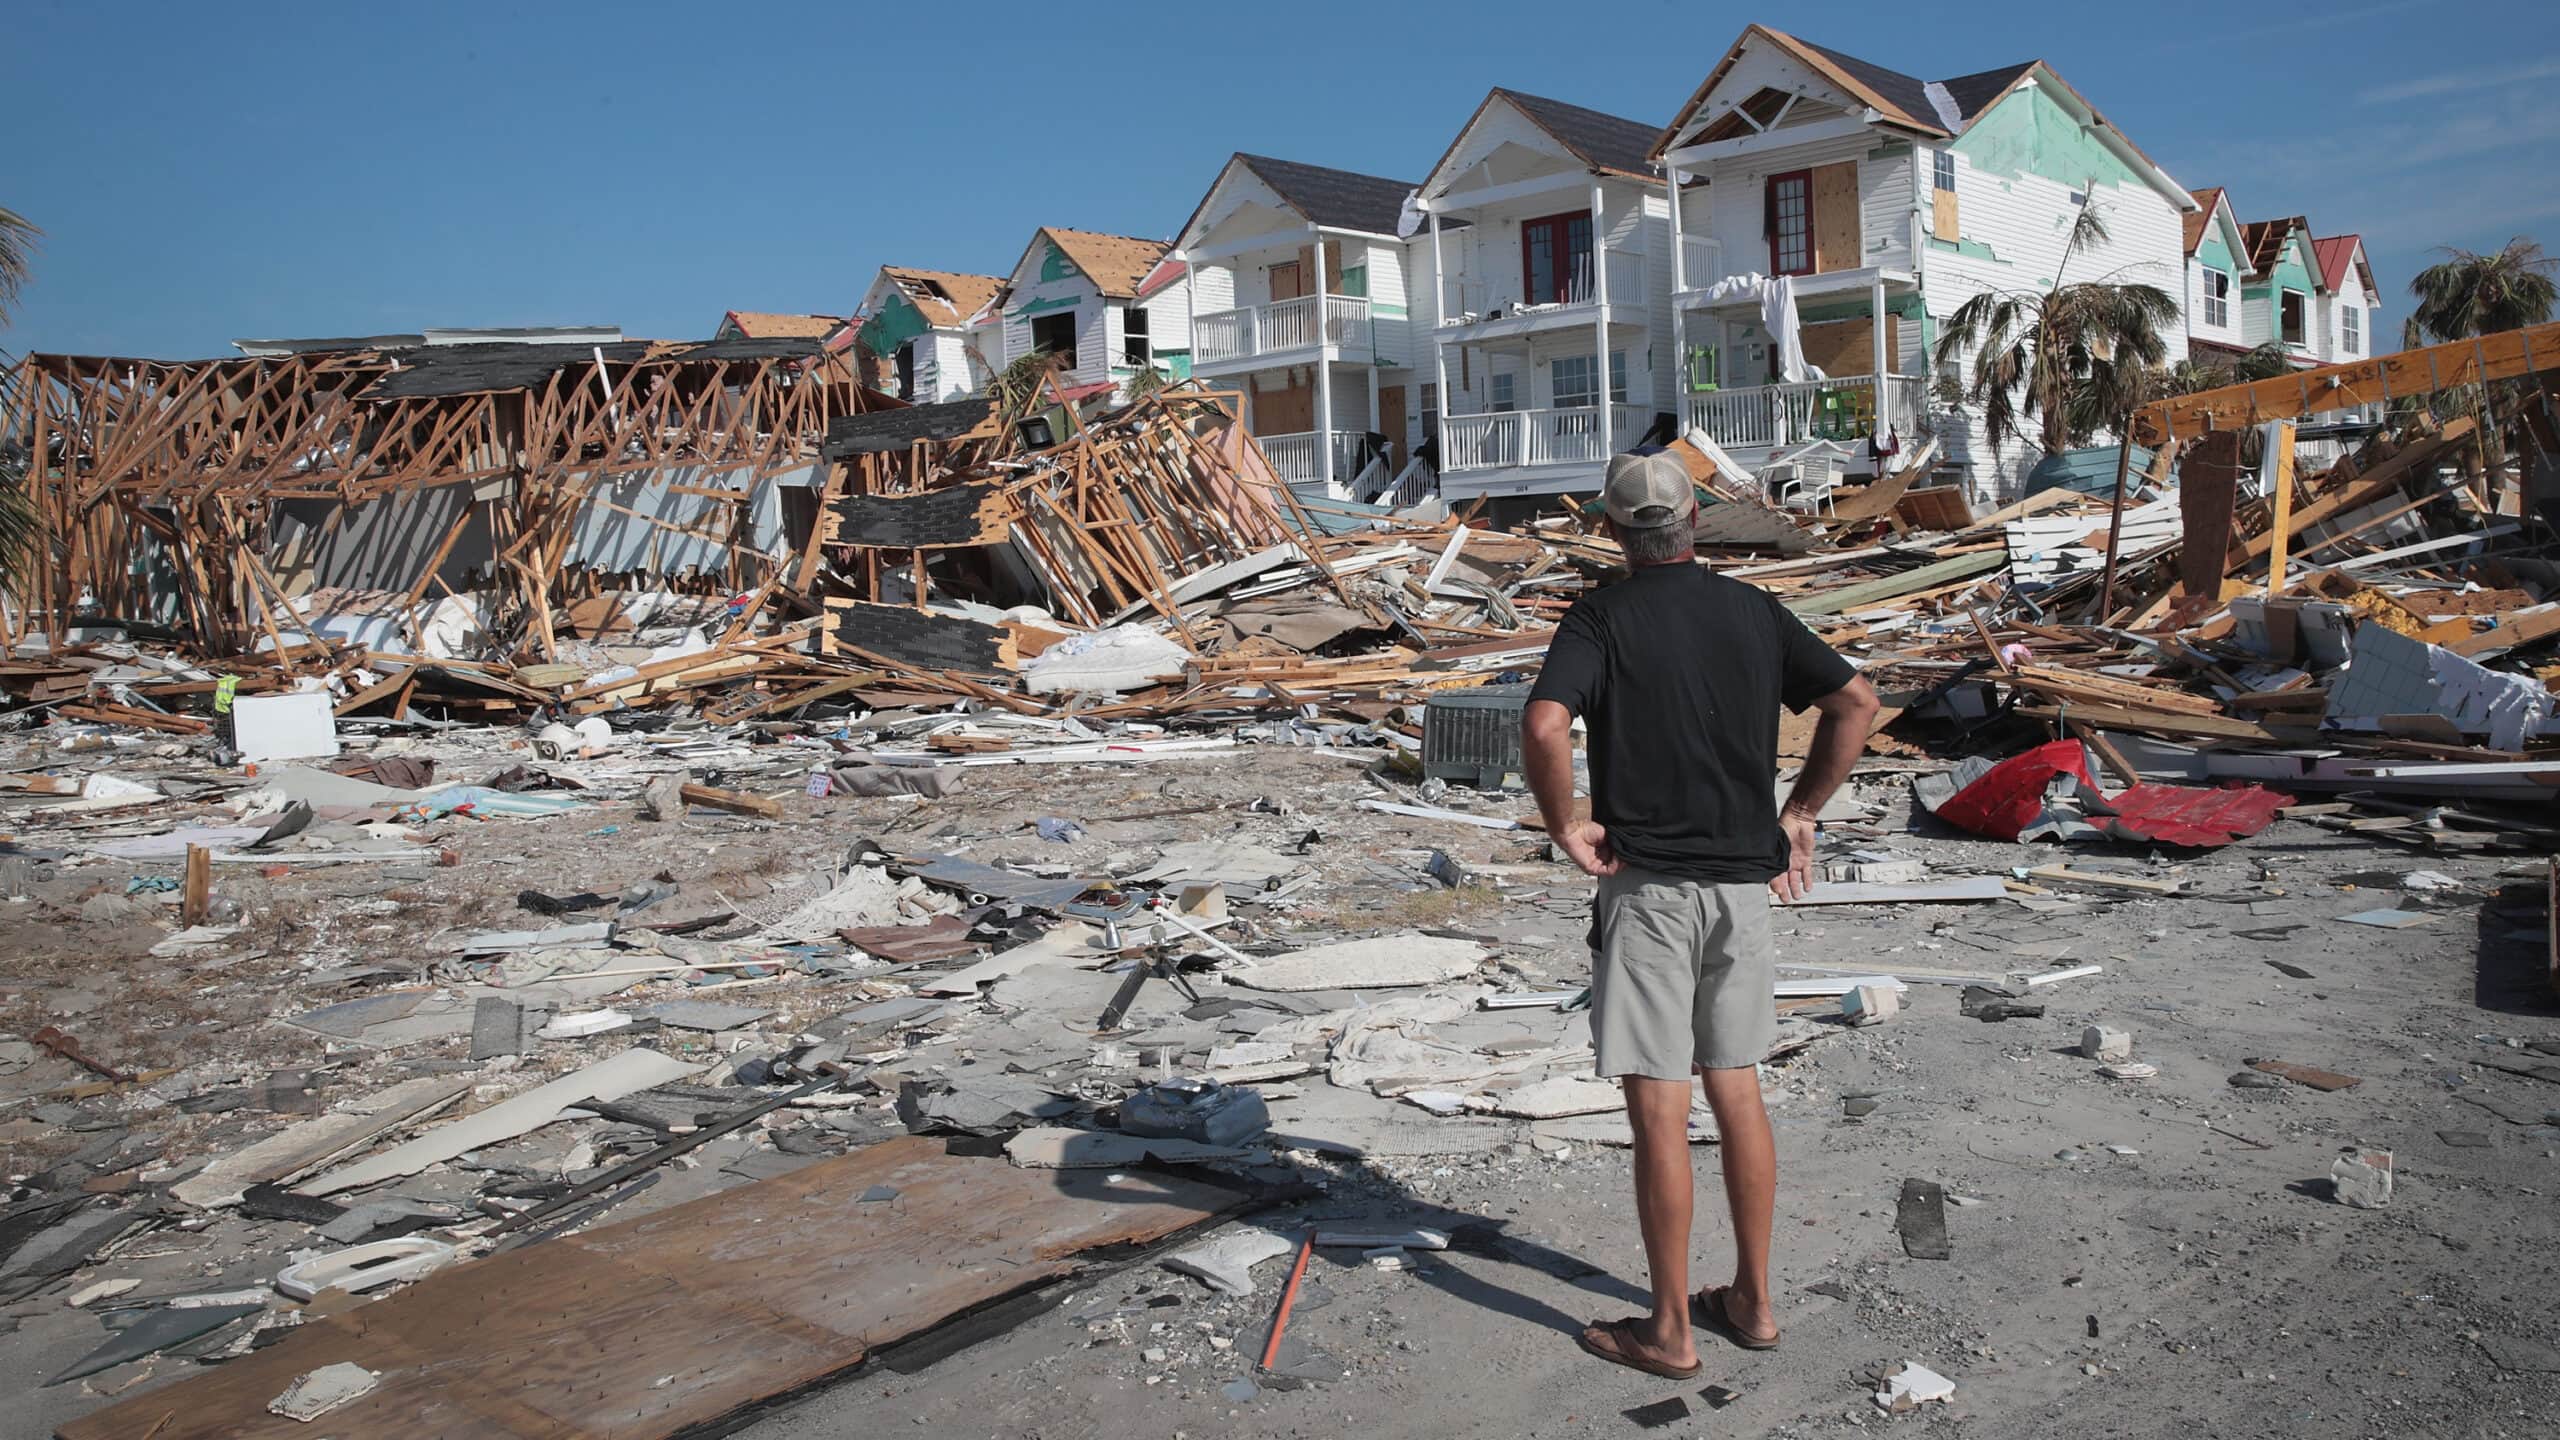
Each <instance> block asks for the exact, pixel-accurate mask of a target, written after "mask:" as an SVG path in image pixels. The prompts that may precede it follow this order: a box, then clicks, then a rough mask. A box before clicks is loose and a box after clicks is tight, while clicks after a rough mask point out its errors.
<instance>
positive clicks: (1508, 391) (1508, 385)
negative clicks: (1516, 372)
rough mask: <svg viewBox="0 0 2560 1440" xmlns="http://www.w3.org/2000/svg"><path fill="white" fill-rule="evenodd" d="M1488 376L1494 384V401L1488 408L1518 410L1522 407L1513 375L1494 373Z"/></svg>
mask: <svg viewBox="0 0 2560 1440" xmlns="http://www.w3.org/2000/svg"><path fill="white" fill-rule="evenodd" d="M1487 378H1488V379H1489V380H1490V381H1491V383H1492V385H1493V403H1492V404H1490V405H1488V406H1486V407H1485V408H1486V409H1488V410H1517V409H1519V408H1520V403H1519V393H1518V391H1516V390H1515V389H1513V387H1512V379H1513V377H1511V376H1509V375H1494V376H1489V377H1487Z"/></svg>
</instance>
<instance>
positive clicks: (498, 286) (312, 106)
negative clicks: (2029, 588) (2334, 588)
mask: <svg viewBox="0 0 2560 1440" xmlns="http://www.w3.org/2000/svg"><path fill="white" fill-rule="evenodd" d="M1754 19H1760V20H1765V21H1766V22H1767V23H1770V24H1773V25H1775V26H1777V27H1778V28H1780V29H1787V30H1791V31H1793V32H1795V33H1798V34H1801V35H1803V36H1805V37H1806V38H1807V39H1811V40H1815V41H1818V42H1820V43H1823V44H1827V45H1830V46H1832V47H1834V48H1836V49H1841V50H1845V51H1848V52H1849V53H1851V54H1855V55H1860V56H1864V57H1866V58H1868V59H1871V60H1873V61H1876V62H1878V63H1880V64H1886V65H1891V66H1893V67H1895V68H1897V69H1901V70H1905V71H1908V72H1910V73H1913V74H1916V75H1919V76H1922V77H1924V78H1941V77H1944V76H1948V75H1956V74H1963V73H1967V72H1970V71H1975V70H1982V69H1988V68H1990V67H1992V66H1994V65H1999V64H2004V63H2008V62H2012V61H2017V60H2025V59H2030V58H2042V59H2045V60H2048V61H2050V62H2052V63H2053V65H2054V66H2055V67H2056V68H2057V69H2059V70H2060V71H2061V72H2062V74H2063V75H2064V77H2065V78H2067V79H2069V80H2070V81H2071V82H2072V83H2073V84H2074V85H2075V86H2077V87H2078V88H2079V89H2080V90H2081V91H2082V93H2084V94H2086V95H2088V96H2089V97H2090V98H2091V99H2092V100H2093V101H2094V102H2095V103H2096V104H2097V105H2098V106H2099V108H2100V109H2101V110H2102V111H2104V112H2106V113H2107V114H2108V115H2109V116H2110V117H2111V118H2112V119H2114V120H2115V121H2116V123H2118V124H2119V125H2121V126H2123V127H2124V129H2125V130H2126V131H2127V132H2128V133H2129V134H2130V135H2131V136H2132V137H2133V139H2134V141H2135V143H2137V144H2139V145H2141V146H2142V147H2143V148H2144V149H2146V150H2147V151H2149V152H2150V153H2151V155H2152V156H2153V157H2154V158H2156V159H2158V160H2159V161H2160V162H2161V163H2162V164H2163V165H2164V166H2166V167H2167V169H2168V171H2169V173H2170V174H2172V175H2174V176H2175V177H2177V178H2178V180H2179V181H2180V182H2181V183H2183V184H2186V185H2189V186H2195V187H2202V186H2205V185H2227V186H2229V187H2231V189H2232V191H2233V194H2234V196H2235V198H2236V201H2237V203H2238V205H2239V208H2240V214H2241V218H2243V219H2255V218H2262V217H2267V216H2276V215H2289V214H2295V213H2303V214H2308V215H2309V216H2310V217H2311V221H2312V225H2313V228H2314V229H2315V231H2317V232H2318V233H2321V234H2330V233H2336V232H2341V231H2361V232H2362V233H2363V234H2364V235H2365V236H2366V238H2367V244H2368V247H2369V249H2370V250H2371V252H2372V255H2373V259H2374V262H2375V266H2376V271H2377V278H2378V280H2379V281H2380V283H2381V285H2382V287H2383V290H2384V292H2385V304H2386V306H2387V311H2386V316H2385V324H2384V325H2378V326H2376V327H2375V330H2376V333H2377V334H2380V335H2384V336H2392V335H2396V333H2397V326H2398V317H2399V315H2400V313H2402V312H2403V310H2404V308H2405V307H2404V306H2403V304H2402V303H2401V299H2400V297H2401V296H2403V295H2405V293H2406V287H2407V285H2408V280H2409V276H2410V275H2411V274H2412V273H2413V272H2414V271H2415V270H2416V269H2417V268H2418V267H2419V266H2421V265H2423V264H2425V263H2427V260H2428V256H2429V252H2430V250H2431V249H2432V248H2433V247H2435V246H2439V245H2445V244H2456V245H2463V246H2468V247H2471V248H2475V249H2477V248H2493V247H2495V246H2496V245H2498V244H2500V243H2503V242H2504V241H2505V240H2506V238H2507V237H2508V236H2510V235H2513V234H2520V233H2533V232H2535V231H2537V230H2539V231H2541V232H2543V234H2544V235H2545V236H2546V237H2547V238H2548V240H2549V241H2550V242H2551V244H2552V246H2553V248H2554V249H2555V250H2560V182H2555V181H2554V180H2553V179H2552V171H2551V168H2550V157H2551V155H2552V154H2553V153H2554V151H2553V149H2552V145H2553V142H2554V140H2555V139H2560V133H2555V132H2560V107H2555V106H2553V105H2552V104H2551V103H2550V102H2549V96H2550V94H2551V93H2552V89H2553V82H2554V81H2555V80H2560V5H2553V4H2550V3H2549V0H2536V3H2527V0H2493V3H2463V4H2454V3H2449V0H2340V3H2336V4H2331V5H2318V6H2311V7H2306V8H2305V9H2303V10H2299V11H2285V10H2282V9H2269V8H2267V7H2264V6H2261V7H2257V8H2254V9H2252V8H2249V7H2245V6H2244V7H2234V6H2232V5H2229V4H2227V3H2210V4H2188V3H2167V4H2159V5H2155V6H2152V7H2148V8H2145V7H2134V6H2123V5H2114V6H2105V7H2097V6H2081V5H2076V4H2074V5H2056V4H2052V3H2050V0H2044V3H2034V4H2009V3H1980V0H1978V3H1974V4H1969V5H1959V6H1952V7H1950V6H1945V5H1935V4H1923V3H1920V0H1902V3H1898V4H1891V5H1871V4H1847V3H1844V4H1839V5H1833V6H1828V7H1820V8H1817V9H1813V10H1806V9H1801V8H1771V9H1763V10H1752V9H1745V8H1727V7H1722V6H1707V5H1700V4H1696V3H1670V0H1641V3H1620V4H1587V5H1568V6H1563V7H1558V6H1556V5H1554V4H1552V3H1541V4H1534V5H1533V4H1521V3H1513V0H1471V3H1459V0H1445V3H1444V0H1432V3H1422V0H1407V3H1392V0H1362V3H1357V4H1344V3H1334V0H1298V3H1294V4H1287V5H1281V6H1277V7H1266V8H1263V9H1260V10H1255V11H1245V10H1239V9H1235V8H1233V7H1227V6H1218V7H1209V6H1186V5H1168V6H1152V5H1103V6H1071V5H1058V4H1054V3H1053V4H1042V5H1028V4H1025V5H1016V4H1012V3H1003V4H987V3H952V0H941V3H930V4H913V3H877V0H863V3H837V4H798V3H785V0H761V3H751V4H741V3H700V0H697V3H689V4H669V3H660V0H618V3H614V4H598V3H590V0H533V3H526V0H513V3H509V4H506V5H503V6H501V5H482V4H470V3H462V0H452V3H428V4H423V5H374V4H354V5H350V4H345V3H343V0H341V3H331V4H318V3H313V4H272V3H255V0H225V3H221V4H203V3H190V4H184V5H180V4H169V3H160V0H133V3H124V4H96V3H90V0H12V3H10V4H9V5H8V6H7V7H6V10H5V14H0V96H6V97H7V100H8V105H9V109H10V112H11V113H12V115H13V117H14V119H15V123H14V124H13V125H12V126H11V127H10V140H9V143H8V146H7V158H6V159H5V160H0V205H5V206H7V207H9V208H11V209H14V210H17V211H19V212H20V213H21V214H23V215H25V216H27V217H28V218H29V219H31V220H33V221H34V222H36V223H37V224H39V225H41V226H42V227H44V229H45V231H46V232H47V233H46V237H45V239H44V241H43V248H42V250H41V252H40V253H39V255H38V257H37V262H36V273H35V279H34V283H33V285H32V286H31V287H30V289H29V291H28V293H27V294H26V296H25V297H24V301H23V305H22V312H23V313H22V314H21V315H20V317H19V319H18V323H17V325H16V327H15V328H14V329H13V330H9V331H0V349H7V350H11V351H26V350H49V351H68V352H80V353H99V354H122V355H157V356H171V357H183V356H200V355H218V354H229V353H231V351H230V349H229V343H228V342H229V341H230V340H231V339H233V338H234V337H237V336H279V335H340V334H362V333H367V332H378V331H396V330H414V329H416V328H418V327H421V326H427V325H527V324H568V323H579V324H586V323H604V324H618V325H620V326H622V327H623V329H624V330H625V331H626V332H627V333H629V334H632V335H635V336H667V337H689V336H690V337H698V336H705V335H708V334H709V333H710V332H711V329H712V327H713V326H714V325H715V324H716V323H717V321H718V319H719V316H720V314H721V312H722V311H724V310H727V309H731V308H736V309H749V310H793V311H825V312H832V313H841V312H843V311H845V310H848V309H850V308H851V307H852V306H853V305H854V304H855V303H856V302H857V301H858V300H859V299H860V298H861V292H862V290H863V287H864V286H865V285H866V284H867V283H868V282H869V280H870V277H871V273H872V270H873V268H874V267H875V266H877V265H879V264H880V263H882V262H884V261H888V262H896V263H902V264H911V265H925V266H932V267H935V268H942V269H953V270H977V271H987V272H1001V271H1003V270H1004V269H1006V268H1007V267H1009V266H1010V265H1011V264H1012V262H1013V261H1014V259H1015V258H1016V257H1017V256H1018V255H1019V254H1020V253H1021V250H1022V247H1023V245H1024V244H1025V242H1026V241H1027V240H1028V238H1029V236H1030V232H1031V229H1032V227H1033V226H1035V225H1040V224H1058V225H1071V226H1077V227H1081V228H1087V229H1097V230H1113V231H1120V232H1123V233H1128V234H1137V235H1146V236H1151V237H1169V236H1170V234H1171V232H1172V231H1173V229H1174V228H1175V227H1176V226H1178V225H1179V224H1181V223H1182V220H1183V218H1184V216H1185V215H1187V214H1188V213H1189V211H1190V208H1191V206H1192V205H1193V203H1194V202H1195V201H1197V200H1198V198H1199V195H1200V192H1201V191H1202V190H1203V189H1204V188H1206V187H1207V185H1208V184H1209V182H1210V180H1211V179H1212V178H1213V177H1214V176H1215V174H1216V172H1217V168H1218V166H1219V164H1220V162H1221V161H1223V160H1224V159H1225V157H1226V156H1227V154H1228V153H1229V152H1231V151H1235V150H1251V151H1259V152H1264V153H1269V154H1274V155H1280V156H1285V157H1289V158H1293V159H1300V160H1306V161H1310V162H1313V163H1317V164H1324V165H1335V166H1340V167H1343V168H1346V169H1353V170H1363V171H1368V172H1370V173H1374V174H1384V175H1390V176H1397V177H1402V178H1413V177H1416V176H1418V175H1419V174H1420V172H1421V171H1422V169H1423V168H1424V167H1425V166H1427V165H1429V164H1430V163H1431V161H1432V160H1433V159H1435V158H1436V157H1437V156H1438V154H1439V153H1440V151H1441V149H1442V148H1443V147H1444V146H1445V145H1446V144H1447V143H1448V141H1449V139H1450V137H1451V136H1452V134H1453V133H1454V132H1455V131H1456V129H1457V127H1458V125H1459V124H1460V123H1461V122H1463V121H1464V120H1465V118H1466V116H1467V114H1468V112H1469V111H1470V110H1471V109H1472V107H1473V106H1474V105H1475V103H1476V101H1477V100H1479V99H1480V98H1482V96H1483V93H1484V91H1485V90H1486V89H1487V88H1488V87H1490V86H1493V85H1507V86H1511V87H1513V88H1516V89H1520V90H1526V91H1529V92H1532V93H1536V94H1543V95H1551V96H1554V97H1557V98H1559V99H1564V100H1570V101H1574V102H1576V103H1579V104H1584V105H1590V106H1593V107H1595V108H1598V109H1603V110H1609V111H1613V112H1615V113H1618V114H1622V115H1627V116H1631V117H1634V118H1637V119H1642V120H1646V121H1649V122H1655V123H1659V122H1662V121H1664V120H1667V119H1668V118H1669V115H1670V112H1671V110H1672V108H1673V107H1674V106H1676V105H1677V104H1678V103H1679V102H1680V101H1681V100H1682V99H1683V98H1684V97H1685V96H1686V95H1687V94H1688V92H1689V91H1690V90H1691V89H1692V88H1693V87H1694V86H1695V85H1696V84H1697V83H1698V82H1699V81H1700V80H1701V79H1703V78H1704V77H1705V74H1706V72H1707V70H1708V69H1709V68H1711V67H1712V66H1713V65H1714V63H1715V61H1716V60H1717V58H1718V57H1719V56H1720V55H1721V54H1722V53H1723V51H1724V48H1725V47H1726V46H1727V45H1729V44H1730V43H1731V42H1732V40H1733V39H1734V37H1735V36H1736V35H1737V34H1738V33H1739V32H1740V31H1741V29H1742V27H1743V26H1744V25H1745V24H1746V23H1748V22H1750V21H1752V20H1754Z"/></svg>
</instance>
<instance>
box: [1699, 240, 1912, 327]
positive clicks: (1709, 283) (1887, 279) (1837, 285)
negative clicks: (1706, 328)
mask: <svg viewBox="0 0 2560 1440" xmlns="http://www.w3.org/2000/svg"><path fill="white" fill-rule="evenodd" d="M1680 243H1681V247H1682V251H1683V253H1682V256H1681V268H1682V270H1683V271H1684V272H1685V273H1683V274H1682V276H1681V277H1680V278H1681V281H1682V285H1681V288H1680V293H1679V295H1678V296H1676V297H1675V298H1676V299H1677V300H1678V301H1679V303H1680V306H1681V308H1683V309H1687V310H1710V311H1712V310H1732V311H1757V310H1758V309H1759V308H1760V296H1759V293H1758V291H1757V290H1756V289H1737V290H1735V291H1734V292H1732V293H1730V294H1726V295H1720V296H1716V297H1714V298H1712V299H1711V298H1709V296H1708V294H1707V292H1708V291H1709V290H1710V289H1712V288H1713V287H1714V286H1715V285H1716V284H1717V283H1718V282H1720V281H1723V280H1726V279H1729V278H1731V277H1730V276H1729V275H1728V274H1727V273H1726V271H1725V267H1724V260H1723V250H1722V247H1721V246H1716V245H1715V242H1714V241H1712V240H1709V241H1705V242H1703V243H1704V244H1706V245H1707V246H1709V247H1712V248H1711V249H1710V251H1709V253H1707V254H1705V255H1698V254H1696V253H1695V252H1692V251H1690V250H1689V249H1688V247H1689V246H1691V245H1694V244H1699V243H1701V242H1700V240H1699V238H1698V237H1696V236H1690V235H1684V236H1682V237H1680ZM1701 260H1703V261H1705V262H1706V268H1704V269H1701V268H1699V262H1700V261H1701ZM1741 273H1744V274H1749V273H1750V271H1749V269H1748V268H1747V267H1746V268H1745V269H1744V270H1743V271H1742V272H1741ZM1701 277H1705V278H1701ZM1791 278H1792V279H1793V280H1794V281H1795V292H1796V303H1797V304H1798V305H1809V304H1813V303H1815V302H1817V301H1823V300H1849V299H1854V298H1857V297H1860V296H1868V295H1872V294H1874V293H1875V289H1876V287H1877V286H1878V285H1879V284H1881V285H1882V286H1883V287H1884V292H1885V293H1886V294H1887V295H1904V294H1908V293H1910V292H1911V291H1913V290H1917V289H1918V288H1920V277H1919V276H1917V275H1914V274H1912V273H1911V272H1910V271H1908V270H1896V269H1891V268H1888V267H1883V266H1876V265H1867V266H1861V267H1860V268H1858V269H1855V270H1826V271H1823V272H1822V273H1820V274H1818V275H1797V276H1793V277H1791Z"/></svg>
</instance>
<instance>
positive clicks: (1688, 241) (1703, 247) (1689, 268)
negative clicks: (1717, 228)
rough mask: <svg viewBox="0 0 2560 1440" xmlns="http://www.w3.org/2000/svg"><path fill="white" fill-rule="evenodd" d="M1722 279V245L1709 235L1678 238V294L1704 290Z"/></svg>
mask: <svg viewBox="0 0 2560 1440" xmlns="http://www.w3.org/2000/svg"><path fill="white" fill-rule="evenodd" d="M1723 278H1724V244H1723V242H1721V241H1719V240H1717V239H1716V238H1715V237H1713V236H1711V235H1683V236H1681V237H1680V282H1679V284H1680V293H1681V294H1682V295H1687V294H1689V293H1691V292H1692V291H1697V290H1704V289H1707V288H1708V287H1710V286H1712V285H1714V284H1715V283H1716V282H1717V281H1719V280H1722V279H1723Z"/></svg>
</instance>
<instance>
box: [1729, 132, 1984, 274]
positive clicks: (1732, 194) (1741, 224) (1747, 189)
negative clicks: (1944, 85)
mask: <svg viewBox="0 0 2560 1440" xmlns="http://www.w3.org/2000/svg"><path fill="white" fill-rule="evenodd" d="M1780 133H1782V134H1783V133H1784V132H1783V131H1781V132H1780ZM1912 155H1913V150H1912V147H1911V146H1909V145H1908V144H1904V143H1902V142H1900V141H1888V142H1885V143H1884V144H1881V145H1879V144H1878V143H1877V140H1876V137H1875V136H1874V135H1871V134H1870V135H1847V136H1841V137H1839V138H1836V139H1831V140H1817V141H1814V142H1812V143H1809V144H1805V145H1796V146H1790V147H1788V148H1786V149H1784V150H1771V151H1763V152H1761V153H1759V154H1756V155H1747V156H1744V157H1742V158H1741V159H1738V160H1729V161H1723V162H1719V163H1718V164H1716V165H1713V166H1711V167H1710V168H1709V169H1708V171H1707V174H1708V177H1709V180H1710V182H1711V183H1710V184H1709V186H1708V188H1709V189H1710V190H1713V191H1714V192H1716V193H1717V194H1719V195H1721V196H1722V197H1723V203H1722V204H1716V205H1708V206H1705V207H1703V208H1704V209H1705V211H1706V213H1705V214H1700V213H1699V212H1700V209H1701V208H1702V207H1701V205H1700V202H1699V200H1698V199H1696V198H1694V197H1693V198H1691V199H1690V200H1689V201H1688V207H1689V208H1687V209H1684V210H1683V211H1682V212H1681V225H1682V228H1683V230H1684V231H1685V232H1686V233H1688V234H1693V235H1712V236H1714V237H1715V240H1716V243H1717V244H1718V245H1720V246H1721V247H1723V250H1724V265H1725V271H1726V273H1727V274H1732V275H1747V274H1751V273H1753V272H1765V271H1767V270H1768V268H1769V237H1768V234H1767V232H1766V230H1764V229H1763V226H1764V224H1765V223H1766V221H1765V217H1764V215H1763V213H1762V212H1763V211H1765V210H1766V209H1767V208H1768V206H1767V199H1766V197H1767V194H1768V182H1769V177H1770V176H1772V175H1784V174H1786V173H1787V172H1789V171H1792V170H1812V169H1816V168H1818V167H1820V166H1824V165H1837V164H1839V163H1841V162H1843V161H1855V162H1857V166H1858V263H1857V265H1856V266H1854V267H1851V268H1857V269H1863V268H1866V267H1868V266H1882V267H1884V268H1887V269H1893V270H1908V269H1910V268H1912V255H1911V214H1912V206H1913V199H1912ZM1958 186H1959V189H1958V194H1959V196H1961V195H1962V193H1963V191H1962V188H1961V187H1962V181H1958ZM1700 221H1703V222H1704V223H1703V224H1701V223H1698V222H1700Z"/></svg>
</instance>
